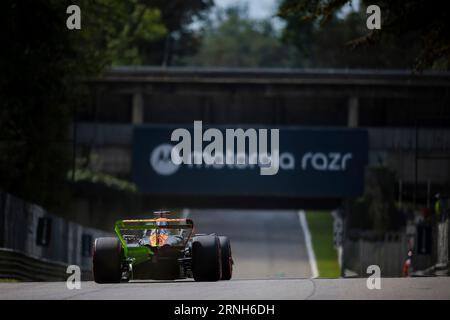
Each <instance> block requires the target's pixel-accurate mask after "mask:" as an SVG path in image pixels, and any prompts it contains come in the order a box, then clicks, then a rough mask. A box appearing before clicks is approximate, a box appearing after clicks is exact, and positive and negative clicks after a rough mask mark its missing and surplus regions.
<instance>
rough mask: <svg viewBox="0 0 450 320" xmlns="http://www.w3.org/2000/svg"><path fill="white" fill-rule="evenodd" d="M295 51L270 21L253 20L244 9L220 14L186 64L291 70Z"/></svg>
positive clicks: (231, 8)
mask: <svg viewBox="0 0 450 320" xmlns="http://www.w3.org/2000/svg"><path fill="white" fill-rule="evenodd" d="M294 56H295V49H294V48H293V47H291V46H288V45H284V44H283V43H281V41H280V37H279V35H278V34H277V32H276V30H275V29H274V28H273V26H272V24H271V23H270V21H258V20H252V19H250V18H249V17H248V13H247V11H246V9H245V8H243V7H230V8H228V9H226V10H225V11H224V12H219V13H218V18H217V19H216V23H211V24H209V25H208V26H207V27H206V28H205V30H204V35H203V39H202V44H201V47H200V49H199V51H198V53H197V54H196V55H194V56H193V57H191V58H188V59H186V60H185V63H186V64H191V65H195V66H209V67H289V66H292V65H293V57H294Z"/></svg>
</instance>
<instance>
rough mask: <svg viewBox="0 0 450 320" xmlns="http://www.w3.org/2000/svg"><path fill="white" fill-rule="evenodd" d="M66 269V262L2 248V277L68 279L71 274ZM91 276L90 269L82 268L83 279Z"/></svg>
mask: <svg viewBox="0 0 450 320" xmlns="http://www.w3.org/2000/svg"><path fill="white" fill-rule="evenodd" d="M66 270H67V264H65V263H61V262H55V261H50V260H47V259H42V258H37V257H31V256H28V255H26V254H24V253H23V252H19V251H14V250H11V249H8V248H0V278H3V279H16V280H20V281H66V279H67V277H68V276H69V274H67V273H66ZM91 278H92V277H91V271H90V270H82V272H81V279H82V280H91Z"/></svg>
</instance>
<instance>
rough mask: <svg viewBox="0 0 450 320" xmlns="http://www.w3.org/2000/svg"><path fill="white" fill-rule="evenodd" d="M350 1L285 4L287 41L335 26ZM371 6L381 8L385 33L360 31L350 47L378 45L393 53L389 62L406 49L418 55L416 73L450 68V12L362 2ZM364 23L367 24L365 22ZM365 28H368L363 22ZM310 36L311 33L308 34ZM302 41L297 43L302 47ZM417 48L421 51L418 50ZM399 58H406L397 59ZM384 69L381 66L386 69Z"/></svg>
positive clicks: (416, 1) (392, 0) (394, 0)
mask: <svg viewBox="0 0 450 320" xmlns="http://www.w3.org/2000/svg"><path fill="white" fill-rule="evenodd" d="M349 3H351V1H350V0H314V1H311V0H283V1H282V4H281V6H280V10H279V14H280V16H281V17H283V18H284V19H285V20H286V21H287V28H286V29H287V31H286V34H287V38H288V39H289V40H291V41H293V38H295V37H293V36H292V33H293V32H294V33H295V31H294V30H297V31H298V32H302V31H301V28H304V29H306V32H311V30H309V29H308V28H312V29H314V27H318V26H322V27H324V26H326V25H327V24H328V23H330V22H331V23H332V22H333V20H334V19H335V17H336V13H337V12H338V11H339V10H340V9H341V8H342V7H343V6H344V5H345V4H349ZM369 4H376V5H378V6H380V8H381V13H382V15H381V16H382V27H381V30H374V31H371V30H368V29H365V30H360V32H361V34H359V35H358V34H355V35H354V37H353V38H352V39H349V40H352V41H351V42H350V43H349V45H350V47H361V46H366V45H371V44H374V43H375V44H377V45H378V46H379V47H378V49H375V50H378V52H381V51H383V50H386V51H388V52H389V51H390V50H391V49H394V50H393V53H394V54H387V56H388V58H391V57H394V58H393V59H395V57H396V56H395V54H398V53H399V51H401V50H399V49H401V48H404V45H407V47H406V48H404V51H405V52H406V53H409V54H407V56H406V57H407V60H409V55H412V54H414V56H413V60H414V61H413V62H414V67H415V68H416V69H424V68H429V67H432V68H438V69H449V67H450V24H449V21H450V12H449V11H448V10H443V9H442V8H441V7H440V6H439V5H438V4H435V3H430V2H429V1H425V0H411V1H401V0H382V1H362V3H361V10H362V11H363V13H365V8H366V7H367V6H368V5H369ZM361 22H363V21H361ZM362 26H365V22H363V24H362ZM307 34H308V33H307ZM299 41H301V40H299V39H296V41H295V40H294V42H296V43H297V45H298V44H299ZM416 47H417V48H416ZM397 57H399V58H401V57H402V55H399V56H397ZM382 66H383V65H381V67H382Z"/></svg>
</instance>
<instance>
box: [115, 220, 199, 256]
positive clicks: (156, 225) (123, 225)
mask: <svg viewBox="0 0 450 320" xmlns="http://www.w3.org/2000/svg"><path fill="white" fill-rule="evenodd" d="M162 222H164V225H161V223H162ZM148 229H179V230H183V229H187V230H189V234H188V236H187V237H185V241H184V244H186V243H187V242H188V241H189V239H190V237H191V235H192V233H193V229H194V222H193V221H192V220H191V219H168V218H158V219H135V220H119V221H117V222H116V223H115V226H114V231H115V232H116V234H117V237H118V238H119V241H120V242H121V244H122V247H123V249H124V251H125V255H128V246H127V243H126V241H125V240H124V237H123V231H126V230H142V231H144V230H148Z"/></svg>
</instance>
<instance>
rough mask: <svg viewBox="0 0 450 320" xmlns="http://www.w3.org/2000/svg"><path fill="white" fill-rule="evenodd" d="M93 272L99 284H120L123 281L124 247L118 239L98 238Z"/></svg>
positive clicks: (95, 244)
mask: <svg viewBox="0 0 450 320" xmlns="http://www.w3.org/2000/svg"><path fill="white" fill-rule="evenodd" d="M92 269H93V270H92V271H93V274H94V281H95V282H97V283H118V282H120V280H121V279H122V245H121V244H120V241H119V239H117V238H113V237H110V238H97V239H95V243H94V254H93V257H92Z"/></svg>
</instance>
